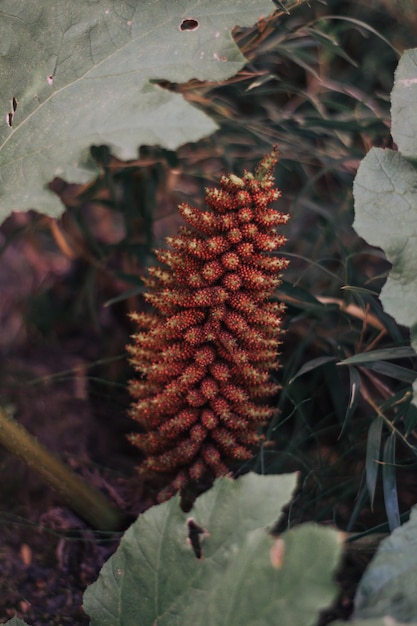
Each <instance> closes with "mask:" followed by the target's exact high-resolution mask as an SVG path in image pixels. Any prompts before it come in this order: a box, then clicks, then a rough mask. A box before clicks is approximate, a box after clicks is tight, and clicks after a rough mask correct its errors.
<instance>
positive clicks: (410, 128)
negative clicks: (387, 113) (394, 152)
mask: <svg viewBox="0 0 417 626" xmlns="http://www.w3.org/2000/svg"><path fill="white" fill-rule="evenodd" d="M416 102H417V48H414V49H413V50H407V51H406V52H405V53H404V54H403V56H402V57H401V61H400V62H399V64H398V67H397V71H396V72H395V83H394V89H393V91H392V94H391V116H392V136H393V139H394V141H395V143H396V144H397V146H398V150H399V151H400V152H401V153H402V154H403V155H404V156H408V157H412V158H415V157H416V156H417V106H416Z"/></svg>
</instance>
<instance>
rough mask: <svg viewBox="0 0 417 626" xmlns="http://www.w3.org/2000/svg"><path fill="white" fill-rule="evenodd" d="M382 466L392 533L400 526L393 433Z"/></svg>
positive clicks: (385, 498)
mask: <svg viewBox="0 0 417 626" xmlns="http://www.w3.org/2000/svg"><path fill="white" fill-rule="evenodd" d="M383 463H384V464H383V466H382V481H383V487H384V500H385V511H386V514H387V518H388V524H389V528H390V531H391V532H392V531H393V530H395V529H396V528H398V526H400V511H399V508H398V492H397V480H396V471H395V433H392V434H391V435H390V436H389V437H388V439H387V440H386V442H385V446H384V454H383Z"/></svg>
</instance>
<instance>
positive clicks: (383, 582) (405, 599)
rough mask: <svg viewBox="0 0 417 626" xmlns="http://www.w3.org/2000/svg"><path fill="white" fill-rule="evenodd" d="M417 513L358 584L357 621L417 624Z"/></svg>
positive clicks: (385, 544)
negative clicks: (379, 619)
mask: <svg viewBox="0 0 417 626" xmlns="http://www.w3.org/2000/svg"><path fill="white" fill-rule="evenodd" d="M416 581H417V510H416V509H413V510H412V512H411V516H410V521H409V522H407V523H405V524H404V525H403V526H401V527H400V528H397V529H396V530H394V532H393V533H392V534H391V535H390V536H389V537H388V538H387V539H385V540H384V541H383V542H382V543H381V545H380V546H379V548H378V552H377V554H376V556H375V557H374V559H373V561H372V562H371V564H370V565H369V567H368V569H367V570H366V572H365V574H364V576H363V577H362V580H361V581H360V583H359V586H358V590H357V594H356V599H355V618H357V619H359V620H361V619H368V618H377V617H383V616H385V615H390V616H391V617H393V618H395V619H396V620H399V621H400V622H405V623H407V624H408V623H410V622H417V595H416Z"/></svg>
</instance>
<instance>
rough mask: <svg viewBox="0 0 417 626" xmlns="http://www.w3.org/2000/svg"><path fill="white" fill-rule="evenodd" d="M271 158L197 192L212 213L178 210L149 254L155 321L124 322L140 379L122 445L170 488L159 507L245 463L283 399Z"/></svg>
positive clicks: (281, 264)
mask: <svg viewBox="0 0 417 626" xmlns="http://www.w3.org/2000/svg"><path fill="white" fill-rule="evenodd" d="M277 156H278V152H277V150H276V149H274V150H273V151H272V152H271V154H269V155H266V156H265V157H264V158H263V159H262V160H261V162H260V163H259V165H258V167H257V169H256V171H255V174H252V173H250V172H245V173H244V175H243V176H242V177H238V176H235V175H234V174H229V175H225V176H222V177H221V179H220V188H219V189H207V190H206V192H205V202H206V204H207V209H208V210H205V211H200V210H199V209H197V208H194V207H192V206H190V205H188V204H181V205H180V206H179V212H180V214H181V215H182V217H183V219H184V220H185V222H186V224H187V225H186V226H183V227H181V228H180V229H179V231H178V233H177V234H176V235H175V236H173V237H168V238H167V244H168V249H165V250H157V251H156V256H157V258H158V260H159V262H160V263H161V266H158V267H152V268H150V270H149V274H148V276H147V277H146V278H145V279H144V283H145V286H146V288H147V291H146V294H145V298H146V300H147V301H148V303H149V304H151V305H152V306H153V308H154V312H153V313H132V314H131V316H130V317H131V320H132V322H133V323H134V324H135V326H136V327H137V329H138V332H136V334H135V335H133V337H132V343H131V345H130V346H129V347H128V351H129V354H130V357H131V363H132V365H133V367H134V369H135V370H136V371H137V372H138V374H139V380H135V381H132V383H131V385H130V391H131V394H132V398H133V402H132V407H131V410H130V415H131V417H132V418H133V419H135V420H136V421H138V422H139V424H140V425H141V427H142V429H143V432H142V433H138V434H134V435H131V436H130V437H129V440H130V441H131V442H132V444H134V445H136V446H137V447H138V448H139V449H141V450H142V452H143V453H144V455H145V460H144V461H143V464H142V466H141V467H140V472H141V473H143V474H146V473H154V474H161V475H164V476H166V478H167V484H166V487H164V488H163V489H162V491H161V492H160V494H159V497H158V499H159V501H163V500H165V499H167V498H169V497H171V496H172V495H173V494H174V493H175V492H177V491H179V490H183V489H184V488H185V487H186V486H187V484H188V483H189V482H192V481H197V482H198V481H203V482H204V484H207V482H210V481H212V480H214V478H216V477H217V476H222V475H225V474H227V473H228V472H229V467H230V466H231V465H233V464H234V463H236V462H237V461H242V460H245V459H248V458H250V456H251V454H252V453H253V449H254V448H256V446H259V444H260V442H261V441H262V436H261V434H260V432H259V428H260V425H261V424H263V423H265V422H266V421H267V420H269V419H271V417H273V415H274V414H275V412H276V410H275V409H274V408H273V407H272V406H269V405H268V404H266V402H267V400H268V398H271V397H272V396H274V395H275V394H276V393H277V392H278V391H279V389H280V387H279V385H277V384H276V383H274V382H273V381H272V380H271V378H270V371H271V370H277V369H278V368H279V363H278V361H277V350H278V347H279V345H280V343H281V342H280V336H281V333H282V330H281V328H282V315H283V313H284V312H285V307H284V306H283V305H282V304H279V303H275V302H270V301H269V299H270V298H271V296H272V295H273V293H274V290H275V288H276V287H277V286H278V285H279V284H280V278H281V273H282V272H283V271H284V270H285V269H286V267H287V265H288V261H287V260H286V259H284V258H281V257H279V256H276V255H275V253H276V251H277V250H278V249H279V248H280V247H281V246H282V245H284V243H285V242H286V238H285V236H284V235H282V234H281V233H279V232H278V228H279V227H280V226H282V225H285V224H286V223H287V221H288V219H289V216H288V215H286V214H283V213H279V212H277V211H276V210H275V209H274V208H272V207H271V204H272V203H273V202H274V201H276V200H278V198H279V197H280V192H279V191H278V190H277V189H275V188H274V178H273V168H274V166H275V164H276V162H277ZM168 481H170V482H168Z"/></svg>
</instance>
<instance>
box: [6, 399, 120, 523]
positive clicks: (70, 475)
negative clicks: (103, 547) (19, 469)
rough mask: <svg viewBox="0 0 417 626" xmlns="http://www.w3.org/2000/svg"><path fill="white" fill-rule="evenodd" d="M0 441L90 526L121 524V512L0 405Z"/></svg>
mask: <svg viewBox="0 0 417 626" xmlns="http://www.w3.org/2000/svg"><path fill="white" fill-rule="evenodd" d="M0 444H2V445H3V446H4V447H5V448H7V450H9V452H11V453H12V454H14V455H15V456H17V457H18V458H19V459H21V460H22V461H23V462H24V463H26V465H27V466H28V467H29V468H30V469H32V470H34V471H35V472H36V473H37V474H38V475H39V476H40V477H41V478H42V479H43V480H44V481H45V482H46V483H48V485H50V486H51V487H52V488H53V489H54V490H55V491H57V492H58V494H59V495H60V496H61V497H62V498H63V500H65V501H66V503H67V504H68V505H69V506H70V507H71V508H72V509H73V510H74V511H75V512H76V513H77V514H78V515H79V516H80V517H82V518H83V519H84V520H86V521H87V522H88V523H89V524H91V526H93V528H96V529H98V530H103V531H115V530H119V529H120V528H121V525H122V520H123V514H122V512H121V511H118V510H117V509H116V508H114V507H113V506H112V504H111V503H110V502H109V501H108V500H107V498H106V497H105V496H104V495H103V494H102V493H101V492H100V491H98V490H97V489H94V488H93V487H91V486H89V485H87V484H86V483H85V482H84V481H83V480H82V479H81V478H80V477H79V476H77V474H75V473H74V472H73V471H72V470H71V469H69V468H68V467H67V466H65V465H64V464H63V463H62V462H61V461H60V460H59V459H58V458H56V457H55V456H53V455H52V454H51V453H50V452H48V450H46V449H45V448H44V447H43V446H42V445H41V444H40V443H39V442H38V441H37V439H35V437H33V436H32V435H31V434H30V433H29V432H28V431H27V430H26V428H24V427H23V426H22V425H21V424H18V422H16V420H15V419H13V418H12V417H11V416H10V415H9V414H8V411H7V409H5V408H3V407H0Z"/></svg>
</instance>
